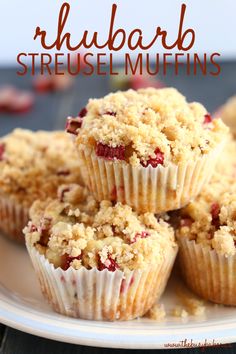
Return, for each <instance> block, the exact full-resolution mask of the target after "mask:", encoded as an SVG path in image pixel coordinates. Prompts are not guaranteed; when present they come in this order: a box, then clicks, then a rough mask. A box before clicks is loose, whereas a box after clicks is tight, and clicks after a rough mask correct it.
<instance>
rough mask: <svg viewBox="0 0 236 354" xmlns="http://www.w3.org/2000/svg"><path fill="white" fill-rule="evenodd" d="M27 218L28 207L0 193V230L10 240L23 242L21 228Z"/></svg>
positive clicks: (25, 223)
mask: <svg viewBox="0 0 236 354" xmlns="http://www.w3.org/2000/svg"><path fill="white" fill-rule="evenodd" d="M28 220H29V209H28V208H27V207H25V206H22V205H21V204H19V203H17V202H16V201H14V200H11V199H10V198H7V197H5V196H3V195H0V230H1V231H2V232H3V233H4V235H6V236H7V237H8V238H10V239H11V240H14V241H17V242H19V243H25V238H24V235H23V232H22V230H23V228H24V227H25V226H26V225H27V222H28Z"/></svg>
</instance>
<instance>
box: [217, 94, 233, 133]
mask: <svg viewBox="0 0 236 354" xmlns="http://www.w3.org/2000/svg"><path fill="white" fill-rule="evenodd" d="M219 112H220V114H221V116H222V119H223V121H224V122H225V123H226V124H227V125H228V126H229V127H230V128H231V129H232V132H233V133H234V134H235V133H236V96H233V97H231V98H230V99H229V100H228V101H227V102H226V103H225V104H224V105H223V106H222V107H221V108H220V111H219Z"/></svg>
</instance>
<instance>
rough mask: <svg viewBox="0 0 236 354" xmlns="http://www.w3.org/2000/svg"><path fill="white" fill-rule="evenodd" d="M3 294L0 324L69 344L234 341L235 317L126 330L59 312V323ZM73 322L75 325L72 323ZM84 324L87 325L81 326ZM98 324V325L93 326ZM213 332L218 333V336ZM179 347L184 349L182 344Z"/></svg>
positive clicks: (151, 345)
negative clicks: (187, 324) (199, 322)
mask: <svg viewBox="0 0 236 354" xmlns="http://www.w3.org/2000/svg"><path fill="white" fill-rule="evenodd" d="M4 297H5V296H4V295H3V294H2V293H1V294H0V322H1V323H3V324H5V325H7V326H9V327H12V328H15V329H17V330H20V331H23V332H26V333H29V334H32V335H36V336H39V337H43V338H47V339H51V340H56V341H60V342H65V343H70V344H77V345H84V346H93V347H100V348H117V349H171V347H168V346H167V345H168V343H170V344H172V343H175V344H176V345H178V344H179V343H180V341H184V340H185V339H186V340H187V341H188V342H190V341H191V340H192V341H193V342H194V343H204V341H205V339H206V338H207V341H209V342H210V341H213V340H215V341H217V343H220V344H221V345H222V346H223V345H225V344H228V343H232V342H235V341H236V320H235V321H234V320H231V321H227V320H224V321H219V322H217V323H216V324H215V325H211V326H209V325H208V324H207V322H206V323H202V324H201V326H199V324H198V323H196V325H195V326H191V327H189V328H186V326H183V327H182V328H181V327H178V329H177V328H176V329H174V330H173V329H171V332H170V328H169V327H168V326H167V327H165V328H163V329H162V330H161V329H159V328H157V329H156V330H152V331H150V329H149V328H147V329H138V328H133V330H132V326H131V327H130V328H129V330H128V329H127V327H125V328H123V327H115V326H114V328H112V327H110V326H109V327H108V326H107V325H106V324H107V322H99V321H87V320H81V319H80V320H76V319H71V318H68V317H66V316H62V315H59V316H61V317H62V318H64V321H62V322H60V321H56V320H55V319H53V315H52V316H51V317H50V316H47V318H44V317H43V315H42V312H40V311H39V310H36V309H33V310H31V311H30V312H27V311H26V308H27V306H26V305H21V306H20V307H19V306H17V305H16V304H15V303H14V301H13V300H11V299H6V298H5V299H4ZM24 308H25V309H24ZM40 313H41V316H40ZM73 321H74V322H77V324H75V323H72V322H73ZM55 322H57V323H55ZM224 322H225V323H224ZM86 323H87V326H85V327H84V328H83V326H84V325H85V324H86ZM91 323H94V326H91ZM97 323H99V324H101V326H96V324H97ZM113 323H115V322H113ZM68 324H70V326H69V325H68ZM109 324H111V322H109ZM75 327H77V328H75ZM72 328H73V331H72ZM170 335H171V340H170ZM216 335H218V337H217V338H216ZM219 336H220V337H219ZM178 348H184V346H179V347H178ZM172 349H174V348H172ZM175 349H177V347H176V348H175Z"/></svg>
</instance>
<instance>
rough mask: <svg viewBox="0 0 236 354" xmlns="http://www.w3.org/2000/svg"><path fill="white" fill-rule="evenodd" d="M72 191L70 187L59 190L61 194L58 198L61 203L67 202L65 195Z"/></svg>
mask: <svg viewBox="0 0 236 354" xmlns="http://www.w3.org/2000/svg"><path fill="white" fill-rule="evenodd" d="M69 191H70V188H69V187H65V188H63V189H61V190H59V193H58V198H59V200H60V202H61V203H64V201H65V194H66V193H68V192H69Z"/></svg>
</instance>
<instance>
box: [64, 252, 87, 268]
mask: <svg viewBox="0 0 236 354" xmlns="http://www.w3.org/2000/svg"><path fill="white" fill-rule="evenodd" d="M75 259H78V260H81V259H82V253H81V254H80V255H79V256H77V257H71V256H69V255H68V254H65V255H64V257H63V261H62V266H61V268H62V269H63V270H67V269H68V268H70V264H71V262H73V261H74V260H75Z"/></svg>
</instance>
